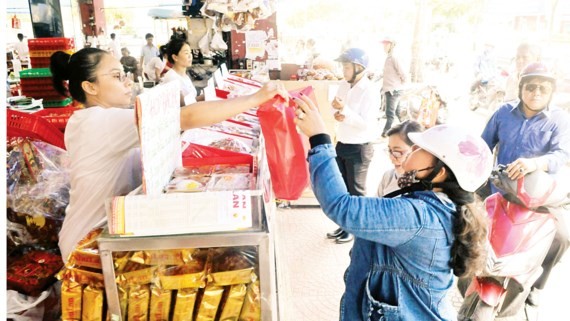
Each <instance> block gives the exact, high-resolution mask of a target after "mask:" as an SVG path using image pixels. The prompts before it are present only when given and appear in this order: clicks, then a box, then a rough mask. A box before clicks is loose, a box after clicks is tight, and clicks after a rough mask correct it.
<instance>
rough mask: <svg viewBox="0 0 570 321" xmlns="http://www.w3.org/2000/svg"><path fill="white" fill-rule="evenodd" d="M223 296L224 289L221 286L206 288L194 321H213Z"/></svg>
mask: <svg viewBox="0 0 570 321" xmlns="http://www.w3.org/2000/svg"><path fill="white" fill-rule="evenodd" d="M223 294H224V288H223V287H221V286H214V285H208V286H206V288H205V289H204V294H203V295H202V299H201V300H200V306H199V307H198V315H197V316H196V321H214V319H215V318H216V313H217V312H218V307H219V305H220V301H221V300H222V295H223Z"/></svg>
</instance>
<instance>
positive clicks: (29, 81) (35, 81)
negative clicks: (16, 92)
mask: <svg viewBox="0 0 570 321" xmlns="http://www.w3.org/2000/svg"><path fill="white" fill-rule="evenodd" d="M20 84H22V86H26V87H31V86H36V85H38V86H46V85H52V86H53V80H52V79H51V77H39V78H22V79H20Z"/></svg>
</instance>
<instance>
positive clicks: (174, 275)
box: [158, 260, 206, 290]
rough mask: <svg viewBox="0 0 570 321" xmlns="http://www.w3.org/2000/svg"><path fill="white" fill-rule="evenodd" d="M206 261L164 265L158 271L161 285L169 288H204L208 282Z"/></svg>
mask: <svg viewBox="0 0 570 321" xmlns="http://www.w3.org/2000/svg"><path fill="white" fill-rule="evenodd" d="M205 269H206V268H205V261H204V260H194V261H192V262H189V263H188V264H185V265H179V266H171V267H166V268H165V267H162V268H161V269H160V271H159V272H158V279H159V282H160V287H161V288H163V289H167V290H177V289H185V288H203V287H204V286H205V283H206V272H205Z"/></svg>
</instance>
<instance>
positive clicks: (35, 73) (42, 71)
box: [20, 68, 51, 79]
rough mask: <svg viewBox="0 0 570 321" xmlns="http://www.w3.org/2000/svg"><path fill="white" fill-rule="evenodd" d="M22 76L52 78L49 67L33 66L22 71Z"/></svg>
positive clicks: (23, 77) (22, 77)
mask: <svg viewBox="0 0 570 321" xmlns="http://www.w3.org/2000/svg"><path fill="white" fill-rule="evenodd" d="M20 78H21V79H25V78H51V71H50V70H49V68H32V69H26V70H22V71H20Z"/></svg>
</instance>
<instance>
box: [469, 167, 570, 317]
mask: <svg viewBox="0 0 570 321" xmlns="http://www.w3.org/2000/svg"><path fill="white" fill-rule="evenodd" d="M491 180H492V181H493V184H494V185H495V186H496V187H497V188H498V189H499V190H500V192H497V193H495V194H493V195H491V196H489V197H487V198H486V199H485V209H486V211H487V214H488V217H489V228H488V254H487V264H486V268H485V270H484V271H483V272H482V273H481V274H480V275H478V276H476V277H474V278H472V279H471V282H470V283H469V280H460V284H459V287H460V291H461V290H463V291H461V292H463V293H462V294H463V295H464V301H463V304H462V306H461V308H460V309H459V313H458V314H459V315H458V320H460V321H487V320H495V317H496V316H497V315H499V313H500V312H502V311H503V310H502V309H503V308H504V307H505V306H509V304H510V305H512V303H513V302H514V301H511V300H512V299H513V298H515V297H516V296H517V295H527V294H528V292H530V288H531V287H532V285H533V284H534V282H535V281H536V280H537V279H538V278H539V276H540V275H541V273H542V266H541V264H542V261H543V260H544V258H545V256H546V254H547V252H548V250H549V248H550V245H551V243H552V240H553V239H554V235H555V233H556V225H555V220H556V218H555V216H554V215H553V213H554V211H556V210H557V209H560V208H563V206H567V204H568V200H569V195H568V188H567V187H565V186H560V185H561V184H557V182H559V181H560V180H557V179H555V177H553V176H551V175H549V174H547V173H545V172H542V171H534V172H532V173H529V174H527V175H526V176H524V177H523V178H520V179H519V180H517V181H514V180H511V179H509V178H508V177H507V174H506V166H504V165H499V166H497V167H496V168H495V169H494V170H493V172H492V174H491ZM461 281H464V284H463V285H462V284H461ZM466 284H469V285H468V287H466V288H465V285H466ZM462 286H463V289H461V287H462ZM465 289H466V290H465ZM524 298H526V296H524ZM522 302H523V304H522V305H521V306H520V307H518V306H517V307H514V308H513V307H512V306H511V307H510V308H509V313H510V311H511V310H512V309H514V310H515V311H517V312H520V311H522V310H524V299H523V300H522Z"/></svg>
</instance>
